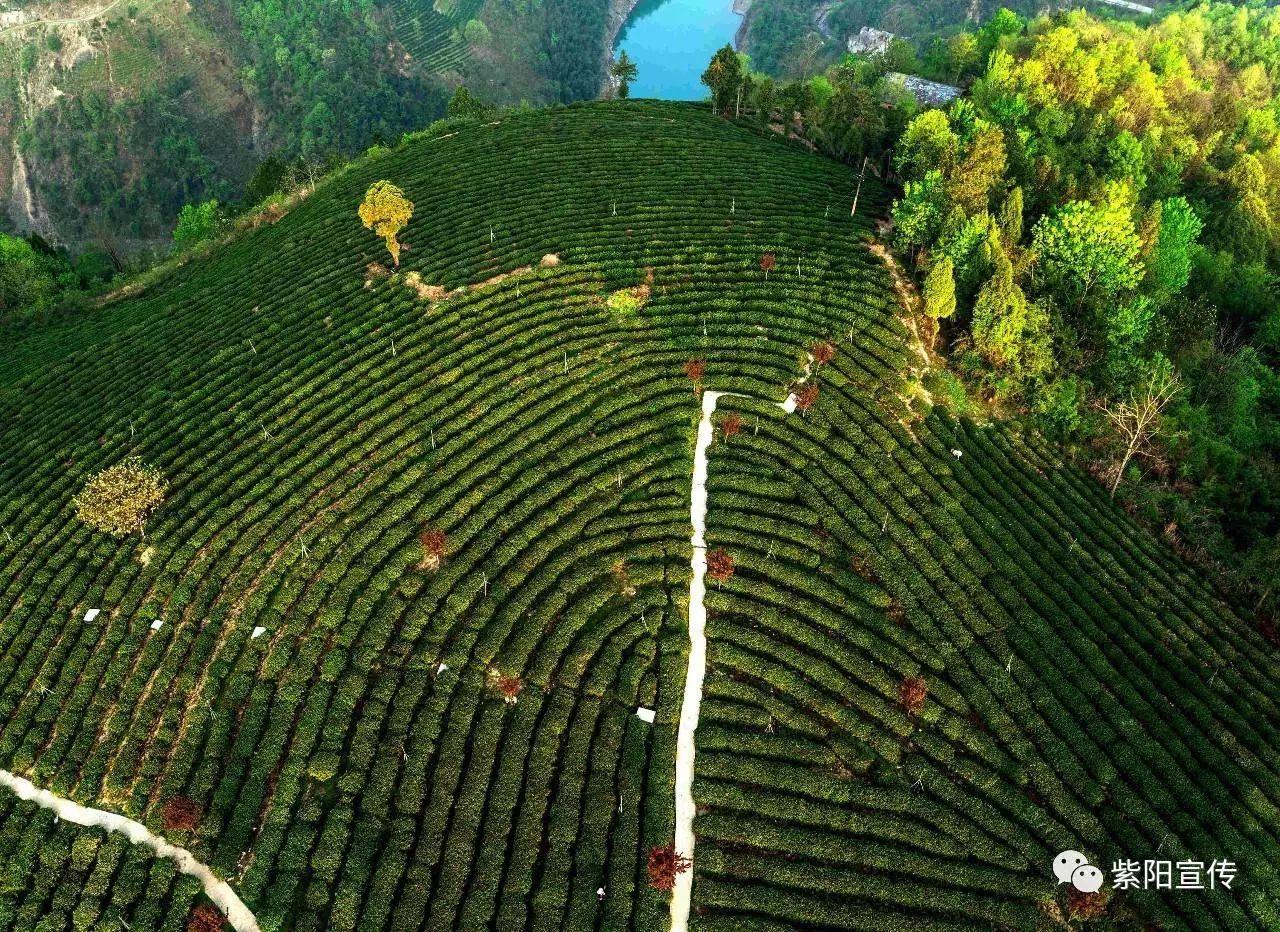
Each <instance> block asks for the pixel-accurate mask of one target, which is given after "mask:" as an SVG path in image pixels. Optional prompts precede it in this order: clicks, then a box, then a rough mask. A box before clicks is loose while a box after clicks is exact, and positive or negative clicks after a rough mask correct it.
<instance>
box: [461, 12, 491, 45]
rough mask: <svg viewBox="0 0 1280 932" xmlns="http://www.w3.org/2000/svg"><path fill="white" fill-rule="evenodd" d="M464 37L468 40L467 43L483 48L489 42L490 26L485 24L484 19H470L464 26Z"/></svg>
mask: <svg viewBox="0 0 1280 932" xmlns="http://www.w3.org/2000/svg"><path fill="white" fill-rule="evenodd" d="M462 38H463V39H465V40H466V42H467V45H474V46H479V47H481V48H483V47H484V46H486V45H488V44H489V40H490V35H489V27H488V26H486V25H485V24H484V20H482V19H469V20H467V24H466V25H465V26H463V27H462Z"/></svg>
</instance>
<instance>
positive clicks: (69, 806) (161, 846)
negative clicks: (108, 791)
mask: <svg viewBox="0 0 1280 932" xmlns="http://www.w3.org/2000/svg"><path fill="white" fill-rule="evenodd" d="M0 786H6V787H8V788H9V789H11V790H12V791H13V792H14V793H16V794H17V795H18V797H19V798H20V799H26V800H30V801H31V802H33V803H35V804H36V805H38V806H43V807H44V808H45V809H51V810H53V811H54V812H55V813H56V814H57V815H58V817H59V818H61V819H64V820H66V821H67V822H72V823H74V824H76V825H96V826H98V827H100V828H105V829H106V830H107V831H109V832H119V833H120V834H122V835H124V836H125V837H126V838H128V839H129V840H130V841H132V842H134V843H135V844H139V845H146V846H147V847H148V848H150V849H151V850H152V851H154V852H155V853H156V854H157V855H158V856H160V857H162V858H169V859H170V860H172V861H174V862H175V863H176V864H177V865H178V870H180V871H182V873H184V874H190V875H191V876H192V877H194V878H196V879H197V880H199V881H200V882H201V883H202V884H204V892H205V893H206V894H208V896H209V899H211V900H213V902H214V903H215V904H216V905H217V907H218V908H219V909H221V910H222V912H223V914H224V915H225V916H226V917H227V921H228V922H230V923H231V926H232V928H234V929H235V930H236V932H260V929H259V928H258V920H257V919H255V918H254V916H253V913H251V912H250V911H249V908H248V907H247V906H245V905H244V903H242V902H240V897H238V896H236V892H235V891H234V890H232V889H231V886H230V885H229V884H228V883H227V882H226V881H225V880H221V879H219V878H218V877H216V876H215V875H214V873H213V871H211V870H209V868H208V867H206V866H205V865H204V864H201V863H200V862H199V861H197V860H196V859H195V857H194V856H193V855H192V854H191V852H190V851H188V850H187V849H186V848H179V847H178V846H177V845H173V844H170V843H169V842H167V841H165V840H164V839H163V838H161V837H160V836H158V835H155V834H153V833H152V831H151V830H150V829H148V828H147V827H146V826H145V825H143V824H142V823H141V822H135V821H133V819H127V818H125V817H124V816H122V815H120V814H119V813H115V812H106V811H105V810H102V809H91V808H89V807H88V806H82V805H80V804H79V803H76V802H72V801H71V800H69V799H64V798H63V797H61V796H55V795H54V794H53V793H50V792H49V791H48V790H42V789H39V788H37V787H36V786H35V785H34V784H33V783H32V782H31V781H30V780H27V779H24V778H23V777H19V776H17V775H16V774H12V773H10V772H9V771H7V770H0Z"/></svg>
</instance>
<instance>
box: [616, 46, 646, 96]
mask: <svg viewBox="0 0 1280 932" xmlns="http://www.w3.org/2000/svg"><path fill="white" fill-rule="evenodd" d="M609 73H610V74H612V75H613V77H614V78H615V79H616V80H617V82H618V96H619V97H620V98H622V99H623V100H626V99H627V98H628V97H630V96H631V82H632V81H634V80H635V79H636V75H637V74H638V73H639V69H638V68H637V67H636V63H635V62H633V61H632V60H631V56H630V55H628V54H627V50H626V49H623V50H622V52H621V54H619V55H618V60H617V61H616V62H614V63H613V65H612V66H611V67H610V69H609Z"/></svg>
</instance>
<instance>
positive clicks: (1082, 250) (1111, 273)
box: [1032, 201, 1143, 304]
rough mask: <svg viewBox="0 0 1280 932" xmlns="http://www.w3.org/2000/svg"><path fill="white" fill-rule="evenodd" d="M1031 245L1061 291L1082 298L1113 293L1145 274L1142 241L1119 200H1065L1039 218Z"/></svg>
mask: <svg viewBox="0 0 1280 932" xmlns="http://www.w3.org/2000/svg"><path fill="white" fill-rule="evenodd" d="M1032 248H1033V249H1034V250H1035V253H1036V256H1037V258H1038V261H1039V262H1040V265H1041V267H1042V268H1043V269H1044V272H1045V275H1046V277H1047V278H1048V279H1049V281H1050V282H1051V283H1053V284H1055V285H1057V286H1058V290H1059V293H1060V295H1061V296H1062V297H1063V298H1064V299H1067V300H1072V299H1074V300H1077V301H1078V302H1079V303H1080V304H1083V303H1084V302H1085V300H1086V299H1087V298H1088V297H1089V294H1090V293H1091V292H1097V293H1099V294H1101V295H1113V294H1115V293H1117V292H1120V291H1126V290H1128V289H1130V288H1133V287H1134V286H1135V285H1137V284H1138V282H1139V281H1140V280H1141V278H1142V270H1143V266H1142V261H1141V260H1140V259H1139V257H1138V253H1139V251H1140V249H1141V248H1142V242H1141V240H1140V239H1139V238H1138V234H1137V233H1136V232H1135V231H1134V228H1133V219H1132V217H1131V216H1130V214H1129V211H1128V209H1127V208H1125V207H1124V206H1122V205H1119V204H1115V203H1106V204H1094V203H1091V202H1089V201H1072V202H1070V203H1069V204H1066V205H1065V206H1063V207H1062V208H1060V209H1059V210H1057V211H1056V212H1055V213H1054V214H1052V215H1051V216H1048V217H1044V218H1042V219H1041V220H1040V222H1039V223H1037V224H1036V227H1035V230H1034V231H1033V234H1032Z"/></svg>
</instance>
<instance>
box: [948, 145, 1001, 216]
mask: <svg viewBox="0 0 1280 932" xmlns="http://www.w3.org/2000/svg"><path fill="white" fill-rule="evenodd" d="M1007 164H1008V162H1007V159H1006V157H1005V150H1004V133H1003V132H1002V131H1001V129H1000V127H998V126H995V125H993V124H991V123H986V122H979V123H978V125H977V127H976V128H975V131H974V133H973V136H972V138H971V139H970V140H969V144H968V145H967V146H965V151H964V155H963V156H962V158H961V159H960V162H959V164H958V165H956V166H955V168H954V169H953V170H952V171H951V172H949V173H948V174H947V185H948V189H949V192H950V197H951V200H952V201H953V202H954V203H955V204H957V205H958V206H959V207H960V208H961V209H962V210H964V212H965V213H966V214H969V215H970V216H972V215H973V214H976V213H979V212H980V211H984V210H986V209H987V207H988V206H989V202H990V199H991V194H992V192H993V191H996V189H997V188H999V187H1000V186H1001V185H1002V182H1003V180H1004V173H1005V168H1006V166H1007Z"/></svg>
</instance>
